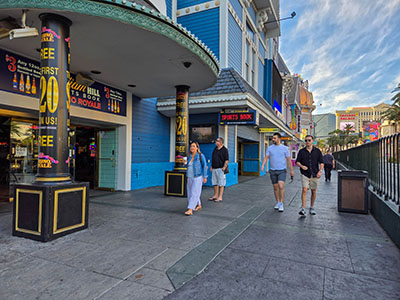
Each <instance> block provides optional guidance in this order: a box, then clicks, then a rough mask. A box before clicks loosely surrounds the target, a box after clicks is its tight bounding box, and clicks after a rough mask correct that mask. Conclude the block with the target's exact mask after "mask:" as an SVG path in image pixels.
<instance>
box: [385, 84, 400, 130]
mask: <svg viewBox="0 0 400 300" xmlns="http://www.w3.org/2000/svg"><path fill="white" fill-rule="evenodd" d="M392 93H396V94H395V95H394V96H393V97H392V99H391V100H392V101H393V104H392V105H391V106H390V107H389V108H388V109H387V110H386V111H384V112H383V114H382V117H381V118H382V120H389V121H394V122H395V130H396V132H397V123H398V122H399V121H400V83H399V84H398V86H397V87H396V88H395V89H394V90H393V91H392ZM382 120H381V122H382Z"/></svg>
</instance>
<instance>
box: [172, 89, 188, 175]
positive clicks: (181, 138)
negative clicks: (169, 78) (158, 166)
mask: <svg viewBox="0 0 400 300" xmlns="http://www.w3.org/2000/svg"><path fill="white" fill-rule="evenodd" d="M175 128H176V133H175V137H176V138H175V167H174V170H176V171H179V170H181V171H182V170H186V167H185V164H186V159H187V155H188V152H189V132H188V130H189V87H188V86H186V85H178V86H176V122H175Z"/></svg>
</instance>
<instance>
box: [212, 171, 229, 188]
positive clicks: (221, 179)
mask: <svg viewBox="0 0 400 300" xmlns="http://www.w3.org/2000/svg"><path fill="white" fill-rule="evenodd" d="M211 180H212V185H218V186H225V185H226V176H225V174H224V171H222V168H219V169H213V170H212V178H211Z"/></svg>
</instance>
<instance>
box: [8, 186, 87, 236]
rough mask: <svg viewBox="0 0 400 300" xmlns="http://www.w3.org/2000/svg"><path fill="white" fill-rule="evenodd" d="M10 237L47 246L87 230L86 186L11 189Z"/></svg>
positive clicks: (15, 187)
mask: <svg viewBox="0 0 400 300" xmlns="http://www.w3.org/2000/svg"><path fill="white" fill-rule="evenodd" d="M13 189H14V202H13V226H12V228H13V229H12V234H13V235H14V236H19V237H25V238H29V239H32V240H37V241H42V242H47V241H51V240H54V239H56V238H58V237H61V236H64V235H67V234H69V233H72V232H75V231H79V230H82V229H85V228H87V227H88V207H89V183H87V182H79V183H78V182H70V183H59V184H56V183H54V184H49V185H45V184H43V185H42V184H16V185H14V188H13Z"/></svg>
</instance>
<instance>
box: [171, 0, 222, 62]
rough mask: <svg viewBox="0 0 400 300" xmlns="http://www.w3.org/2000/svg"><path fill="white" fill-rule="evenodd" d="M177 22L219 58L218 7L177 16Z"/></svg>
mask: <svg viewBox="0 0 400 300" xmlns="http://www.w3.org/2000/svg"><path fill="white" fill-rule="evenodd" d="M196 4H197V2H196ZM178 23H181V24H182V26H184V27H186V28H187V29H188V30H189V31H190V32H192V33H193V34H194V35H195V36H197V38H199V39H200V40H201V41H202V42H203V43H204V44H206V45H207V46H208V47H209V48H210V49H211V51H212V52H213V53H214V54H215V55H216V56H217V58H218V59H219V8H213V9H210V10H205V11H201V12H198V13H193V14H190V15H186V16H182V17H179V18H178Z"/></svg>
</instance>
